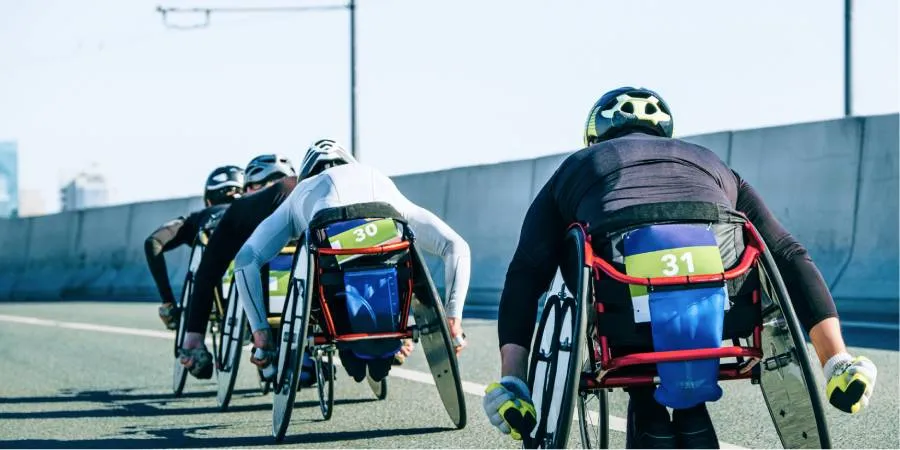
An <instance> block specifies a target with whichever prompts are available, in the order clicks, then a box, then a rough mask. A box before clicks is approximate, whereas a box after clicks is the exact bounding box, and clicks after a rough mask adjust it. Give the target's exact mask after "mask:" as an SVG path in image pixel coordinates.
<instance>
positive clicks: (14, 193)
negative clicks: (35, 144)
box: [0, 141, 19, 218]
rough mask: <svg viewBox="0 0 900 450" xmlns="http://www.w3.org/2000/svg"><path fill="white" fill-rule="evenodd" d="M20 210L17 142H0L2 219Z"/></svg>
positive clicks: (0, 201)
mask: <svg viewBox="0 0 900 450" xmlns="http://www.w3.org/2000/svg"><path fill="white" fill-rule="evenodd" d="M18 209H19V163H18V145H17V144H16V142H14V141H13V142H0V217H2V218H6V217H12V216H13V215H15V214H16V211H17V210H18Z"/></svg>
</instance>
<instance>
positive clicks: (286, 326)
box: [272, 244, 314, 442]
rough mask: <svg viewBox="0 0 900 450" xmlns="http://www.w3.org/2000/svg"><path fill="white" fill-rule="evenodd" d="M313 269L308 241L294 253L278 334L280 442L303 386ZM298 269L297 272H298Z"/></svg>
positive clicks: (275, 423)
mask: <svg viewBox="0 0 900 450" xmlns="http://www.w3.org/2000/svg"><path fill="white" fill-rule="evenodd" d="M313 270H314V268H313V264H312V262H311V261H310V258H309V253H308V250H307V249H306V246H305V244H301V245H299V246H298V254H297V255H295V256H294V267H293V269H292V273H291V278H290V280H291V283H290V285H289V286H288V293H287V295H286V296H285V302H284V310H283V312H282V315H281V330H280V333H279V335H278V336H276V342H278V361H277V366H276V373H275V381H274V382H273V383H272V390H273V393H274V399H273V402H272V435H273V436H274V437H275V441H277V442H281V441H282V440H284V436H285V434H286V433H287V429H288V425H290V422H291V413H292V411H293V408H294V399H295V398H296V395H297V391H298V390H299V382H300V361H301V360H302V355H303V351H304V349H305V348H306V345H307V343H306V336H307V331H308V327H309V313H310V303H312V289H309V286H307V282H306V280H312V279H314V273H313ZM295 271H296V272H297V273H294V272H295ZM298 274H299V275H298ZM298 277H303V278H298Z"/></svg>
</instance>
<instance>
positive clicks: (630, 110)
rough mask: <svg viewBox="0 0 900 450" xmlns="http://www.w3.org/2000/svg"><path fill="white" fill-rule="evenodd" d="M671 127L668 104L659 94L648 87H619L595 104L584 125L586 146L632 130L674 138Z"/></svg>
mask: <svg viewBox="0 0 900 450" xmlns="http://www.w3.org/2000/svg"><path fill="white" fill-rule="evenodd" d="M672 127H673V122H672V113H671V112H670V111H669V105H667V104H666V102H665V101H664V100H663V99H662V97H660V96H659V94H657V93H656V92H653V91H651V90H650V89H645V88H634V87H630V86H626V87H620V88H618V89H613V90H611V91H609V92H607V93H605V94H603V96H602V97H600V100H597V103H594V107H593V108H591V113H590V114H589V115H588V119H587V123H586V124H585V128H584V145H586V146H588V145H593V144H596V143H598V142H601V141H605V140H608V139H613V138H616V137H619V136H621V135H623V134H625V133H626V132H631V131H643V132H646V133H650V134H655V135H657V136H662V137H672Z"/></svg>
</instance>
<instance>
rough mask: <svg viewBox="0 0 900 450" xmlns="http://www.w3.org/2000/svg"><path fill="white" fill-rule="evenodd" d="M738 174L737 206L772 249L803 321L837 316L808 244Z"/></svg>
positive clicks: (805, 323) (811, 322) (810, 324)
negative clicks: (782, 223)
mask: <svg viewBox="0 0 900 450" xmlns="http://www.w3.org/2000/svg"><path fill="white" fill-rule="evenodd" d="M735 176H736V177H737V180H738V186H739V187H738V197H737V206H736V207H737V210H738V211H740V212H743V213H744V214H746V215H747V218H749V219H750V222H751V223H752V224H753V226H754V227H756V229H757V231H759V234H760V235H761V236H762V238H763V240H764V241H765V243H766V246H767V247H769V251H771V252H772V256H773V257H774V259H775V264H776V265H777V266H778V271H779V272H780V273H781V276H782V278H783V279H784V283H785V284H786V285H787V289H788V294H790V296H791V304H793V305H794V309H795V310H796V313H797V318H798V319H799V320H800V323H802V324H803V327H804V328H805V329H806V331H809V330H810V329H811V328H812V327H813V326H814V325H815V324H817V323H819V322H821V321H823V320H825V319H827V318H829V317H837V309H836V308H835V306H834V299H833V298H832V297H831V292H830V291H829V290H828V286H827V285H826V284H825V280H824V279H823V278H822V274H821V273H820V272H819V269H818V268H816V265H815V264H814V263H813V261H812V258H810V256H809V253H808V252H807V251H806V248H805V247H803V245H801V244H800V243H799V242H797V239H795V238H794V236H792V235H791V234H790V233H789V232H788V231H787V230H785V228H784V227H783V226H782V225H781V223H779V222H778V219H776V218H775V216H774V215H773V214H772V212H771V211H770V210H769V208H768V207H767V206H766V204H765V203H763V200H762V197H760V196H759V194H758V193H757V192H756V190H755V189H753V187H752V186H750V184H749V183H747V182H746V181H744V180H743V179H741V177H740V175H738V174H737V173H735Z"/></svg>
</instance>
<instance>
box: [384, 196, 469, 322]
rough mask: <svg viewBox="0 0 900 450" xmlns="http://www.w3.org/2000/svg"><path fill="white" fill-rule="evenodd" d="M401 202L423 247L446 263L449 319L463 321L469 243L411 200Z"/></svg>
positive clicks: (445, 293)
mask: <svg viewBox="0 0 900 450" xmlns="http://www.w3.org/2000/svg"><path fill="white" fill-rule="evenodd" d="M398 193H399V192H398ZM400 195H402V194H400ZM404 199H405V198H404ZM398 203H399V205H398V206H400V214H402V215H403V218H404V219H405V220H406V221H407V222H408V223H409V225H410V226H411V227H412V230H413V232H414V233H415V235H416V243H417V244H418V245H419V247H420V248H422V249H423V250H425V251H427V252H429V253H431V254H433V255H436V256H439V257H440V258H441V259H442V260H443V261H444V284H445V287H444V297H445V298H446V301H445V306H444V308H445V310H446V312H447V317H448V318H454V319H462V315H463V307H464V306H465V302H466V293H467V292H468V290H469V279H470V278H471V272H472V258H471V254H470V251H469V244H468V243H466V241H465V240H464V239H463V238H462V236H460V235H459V234H458V233H457V232H456V231H454V230H453V228H450V225H447V223H446V222H444V221H443V220H441V219H440V218H439V217H438V216H436V215H434V213H432V212H431V211H428V210H427V209H425V208H422V207H421V206H419V205H416V204H415V203H412V202H411V201H409V200H406V201H405V202H398Z"/></svg>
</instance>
